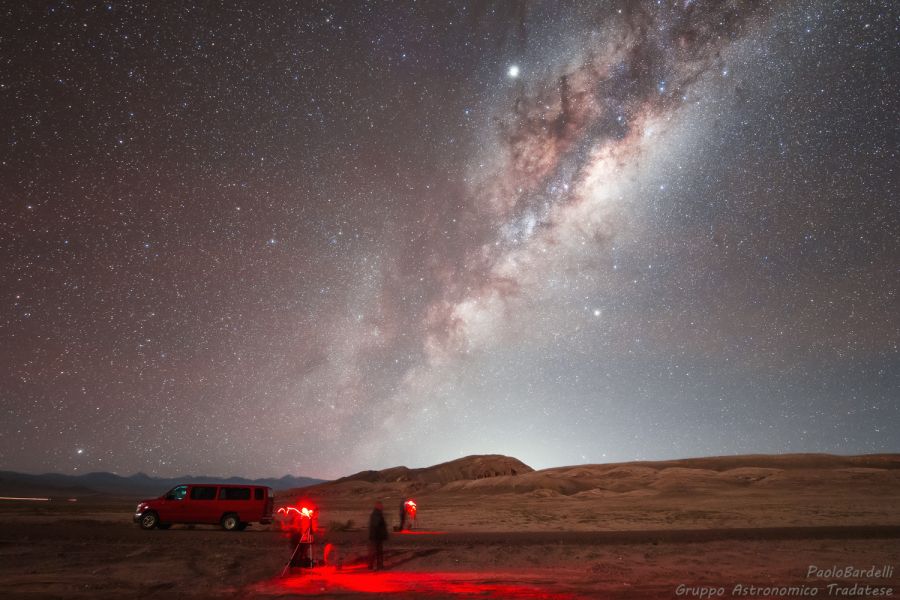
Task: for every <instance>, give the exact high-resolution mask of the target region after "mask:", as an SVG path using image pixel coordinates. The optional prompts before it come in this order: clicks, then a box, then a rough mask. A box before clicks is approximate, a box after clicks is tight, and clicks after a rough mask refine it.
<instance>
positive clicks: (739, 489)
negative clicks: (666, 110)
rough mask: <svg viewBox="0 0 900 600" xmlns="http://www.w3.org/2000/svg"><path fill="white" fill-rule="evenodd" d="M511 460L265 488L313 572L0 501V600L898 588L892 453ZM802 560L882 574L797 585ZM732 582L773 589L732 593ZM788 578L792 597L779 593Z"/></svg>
mask: <svg viewBox="0 0 900 600" xmlns="http://www.w3.org/2000/svg"><path fill="white" fill-rule="evenodd" d="M510 460H514V459H506V458H505V457H477V458H471V459H463V462H460V461H454V463H448V465H450V466H449V467H448V466H446V465H442V466H438V467H434V468H431V469H423V470H400V471H397V470H387V471H380V472H367V473H363V474H358V475H357V476H354V477H350V478H346V479H344V480H339V481H338V482H332V483H327V484H322V485H318V486H314V487H311V488H304V489H300V490H294V491H290V492H285V493H282V494H280V495H279V497H278V499H277V503H278V504H279V505H293V504H299V503H303V504H309V505H311V506H315V507H316V509H317V511H318V514H319V529H320V530H319V534H318V537H317V544H316V546H315V549H316V553H317V556H318V557H319V558H323V556H322V555H323V553H324V549H325V547H326V545H327V544H330V548H329V564H327V565H325V566H321V567H317V568H315V569H312V570H300V571H297V570H295V571H293V572H292V573H291V574H290V575H289V576H287V577H280V576H279V575H280V573H281V571H282V567H283V566H284V564H285V562H286V561H287V559H288V557H289V555H290V551H291V547H290V545H289V542H288V541H287V539H286V538H285V536H284V534H283V533H282V532H281V531H279V529H278V527H277V526H275V525H272V526H259V525H254V526H252V527H251V528H249V529H248V530H247V531H244V532H225V531H222V530H220V529H218V528H216V527H213V526H201V525H197V526H187V525H177V526H174V527H172V529H170V530H168V531H162V530H154V531H143V530H141V529H139V528H138V527H137V526H136V525H134V524H133V523H132V521H131V515H132V511H133V509H134V506H135V503H136V501H137V500H138V499H139V498H117V499H111V498H105V497H97V496H87V497H83V498H79V501H78V502H65V501H51V502H41V503H31V502H14V501H4V502H0V525H2V527H0V597H2V598H173V597H177V598H232V597H234V598H248V597H259V598H293V597H307V596H309V597H319V598H342V597H353V596H367V597H389V596H390V597H397V596H399V597H407V598H445V597H446V598H452V597H457V598H458V597H462V598H696V597H700V593H701V592H702V591H705V593H712V594H714V595H713V597H725V598H731V597H756V598H787V597H794V596H798V595H799V596H801V597H802V596H803V595H804V594H805V595H806V596H809V595H811V594H812V590H813V588H815V590H817V593H816V596H817V597H832V598H840V597H854V598H859V597H884V596H885V595H888V594H887V589H888V588H892V590H893V591H892V594H890V595H893V596H898V595H900V575H898V574H897V572H898V571H900V569H898V567H900V456H898V455H878V456H867V457H831V456H822V455H793V456H778V457H768V456H756V457H752V456H747V457H727V458H709V459H694V460H687V461H669V462H658V463H629V464H619V465H584V466H577V467H564V468H558V469H547V470H543V471H534V472H531V471H530V469H528V470H527V471H525V469H527V467H525V469H522V468H519V467H518V466H517V465H518V464H520V463H515V464H513V463H510V462H509V461H510ZM466 461H468V462H466ZM511 464H512V465H513V466H512V467H510V465H511ZM512 471H515V474H512ZM523 471H525V472H523ZM2 491H4V490H0V492H2ZM164 491H165V490H160V493H163V492H164ZM0 495H9V494H0ZM405 497H414V498H415V499H416V501H417V502H418V505H419V515H418V521H417V524H416V529H414V530H413V531H412V532H410V533H396V532H394V533H392V534H391V537H390V539H389V540H388V542H387V543H386V546H385V548H386V552H385V562H386V565H385V566H386V570H385V571H382V572H370V571H368V570H367V569H366V568H365V559H366V553H367V547H366V544H367V542H366V537H367V532H366V530H365V527H364V526H365V524H366V523H367V519H368V513H369V512H370V510H371V507H372V504H373V502H374V501H375V500H381V501H383V502H384V505H385V515H386V517H387V519H388V521H389V523H390V524H396V523H397V521H398V515H397V512H398V510H397V507H398V506H399V503H400V501H401V498H405ZM812 565H815V566H817V567H819V568H822V569H827V568H831V567H833V566H838V567H845V566H854V567H856V568H858V569H863V570H867V569H869V568H870V567H872V566H875V567H878V568H881V567H882V566H887V567H893V572H887V571H885V570H884V569H882V572H883V573H889V574H888V575H887V576H884V575H882V576H881V577H877V576H865V575H859V574H857V575H850V576H844V577H839V576H833V575H821V576H812V577H808V576H807V575H808V570H809V568H810V566H812ZM829 584H833V587H832V588H828V587H827V586H828V585H829ZM738 585H743V586H747V587H749V586H751V585H753V586H759V587H760V588H775V589H770V590H765V589H762V590H756V591H755V592H753V593H749V594H747V595H741V594H740V591H741V590H740V589H736V587H735V586H738ZM854 585H855V586H856V587H853V586H854ZM867 585H868V586H869V587H868V588H866V587H865V586H867ZM679 586H682V587H679ZM788 586H795V589H794V591H789V590H787V591H786V590H780V589H778V588H784V587H788ZM744 589H746V588H744ZM720 590H721V593H720ZM876 590H881V591H882V592H883V594H882V595H875V591H876ZM860 591H862V593H860ZM766 592H769V593H766Z"/></svg>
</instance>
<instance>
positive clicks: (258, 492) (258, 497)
mask: <svg viewBox="0 0 900 600" xmlns="http://www.w3.org/2000/svg"><path fill="white" fill-rule="evenodd" d="M253 498H254V499H256V500H262V499H263V489H262V488H256V489H255V490H253Z"/></svg>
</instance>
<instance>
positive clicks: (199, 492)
mask: <svg viewBox="0 0 900 600" xmlns="http://www.w3.org/2000/svg"><path fill="white" fill-rule="evenodd" d="M215 499H216V488H214V487H207V486H196V485H195V486H194V487H192V488H191V500H215Z"/></svg>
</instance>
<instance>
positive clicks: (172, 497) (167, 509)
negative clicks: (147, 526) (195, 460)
mask: <svg viewBox="0 0 900 600" xmlns="http://www.w3.org/2000/svg"><path fill="white" fill-rule="evenodd" d="M187 493H188V486H186V485H178V486H175V487H173V488H172V489H171V490H169V491H168V492H166V495H165V496H163V497H162V499H161V500H160V502H159V510H158V511H157V512H158V513H159V520H160V521H161V522H162V523H183V522H184V518H185V514H186V510H187V507H186V505H185V501H184V499H185V498H186V497H187Z"/></svg>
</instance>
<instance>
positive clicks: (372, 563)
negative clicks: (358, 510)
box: [369, 502, 388, 571]
mask: <svg viewBox="0 0 900 600" xmlns="http://www.w3.org/2000/svg"><path fill="white" fill-rule="evenodd" d="M387 536H388V531H387V522H386V521H385V520H384V506H383V505H382V504H381V502H376V503H375V508H373V509H372V514H371V515H369V569H370V570H375V571H381V570H382V569H384V540H386V539H387Z"/></svg>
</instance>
